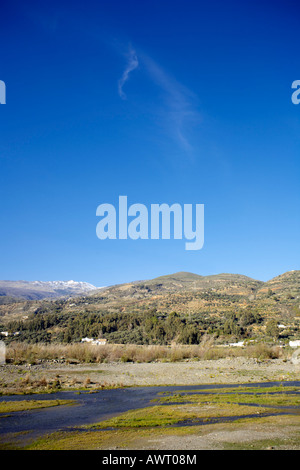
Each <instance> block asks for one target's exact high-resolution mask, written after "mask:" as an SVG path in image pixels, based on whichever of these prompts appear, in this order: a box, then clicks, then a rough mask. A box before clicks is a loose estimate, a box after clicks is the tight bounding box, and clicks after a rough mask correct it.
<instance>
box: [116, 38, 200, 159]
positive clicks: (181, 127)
mask: <svg viewBox="0 0 300 470" xmlns="http://www.w3.org/2000/svg"><path fill="white" fill-rule="evenodd" d="M126 57H127V64H126V68H125V70H124V72H123V75H122V78H121V79H120V80H119V82H118V92H119V95H120V97H121V98H122V99H126V98H127V96H126V94H125V92H124V90H123V87H124V85H125V83H126V82H127V80H128V79H129V75H130V73H131V72H132V71H133V70H135V69H136V68H137V67H138V66H139V67H140V69H141V71H143V72H144V73H145V74H146V77H147V78H148V79H150V81H151V82H152V84H155V85H156V86H157V87H158V89H159V101H157V102H156V103H155V101H153V108H152V112H153V109H154V112H155V114H156V116H157V117H158V119H159V121H160V125H161V126H162V128H164V129H165V131H166V132H167V133H168V134H169V135H171V136H172V138H173V140H174V141H175V142H176V143H177V145H179V146H180V147H181V148H182V149H183V150H184V151H185V152H187V153H190V154H191V152H192V150H193V146H192V144H191V142H190V138H189V134H190V131H191V130H192V127H193V125H195V123H198V122H199V121H200V114H199V112H198V110H197V101H198V100H197V96H196V95H195V94H194V93H193V92H191V91H190V90H189V89H188V88H187V87H185V86H184V85H182V84H181V83H179V82H178V81H177V80H176V79H175V78H174V77H172V76H171V75H170V74H169V73H167V72H166V71H165V69H164V68H163V67H161V66H160V65H159V64H158V63H157V62H156V61H154V60H153V59H152V58H151V57H149V56H148V55H147V54H145V53H144V52H143V51H141V50H138V52H136V50H134V49H133V48H131V47H130V48H129V52H127V54H126Z"/></svg>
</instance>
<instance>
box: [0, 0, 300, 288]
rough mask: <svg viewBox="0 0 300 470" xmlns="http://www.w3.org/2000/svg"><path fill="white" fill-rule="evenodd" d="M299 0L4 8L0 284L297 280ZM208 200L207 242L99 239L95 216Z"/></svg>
mask: <svg viewBox="0 0 300 470" xmlns="http://www.w3.org/2000/svg"><path fill="white" fill-rule="evenodd" d="M299 10H300V8H299V5H297V2H295V1H287V2H286V1H285V2H283V1H282V2H279V1H272V2H271V1H266V0H263V1H260V2H258V1H250V0H246V1H243V2H240V1H233V0H231V1H224V0H222V1H221V0H217V1H215V2H202V1H201V0H200V1H191V0H186V1H184V2H183V1H176V0H172V1H169V0H160V1H156V0H152V1H150V0H143V2H141V1H133V0H132V1H130V0H128V1H124V0H123V1H120V0H119V1H116V0H110V1H101V0H100V1H94V2H91V1H90V0H87V1H85V2H78V1H74V2H66V1H60V2H58V1H51V2H48V1H43V2H37V1H36V2H33V1H27V2H17V1H13V0H12V1H11V0H10V1H3V2H2V3H1V17H2V25H1V31H0V40H1V63H0V80H3V81H4V82H5V83H6V92H7V95H6V105H1V106H0V168H1V171H0V194H1V196H0V197H1V205H0V216H1V230H0V260H1V262H0V279H15V280H17V279H25V280H35V279H38V280H44V281H46V280H55V279H61V280H67V279H74V280H78V281H79V280H81V281H87V282H91V283H92V284H94V285H97V286H103V285H110V284H114V283H122V282H127V281H131V280H137V279H148V278H152V277H156V276H159V275H163V274H168V273H172V272H176V271H191V272H195V273H198V274H202V275H208V274H216V273H221V272H232V273H240V274H245V275H248V276H250V277H254V278H256V279H262V280H268V279H270V278H272V277H274V276H276V275H278V274H281V273H283V272H285V271H289V270H292V269H299V260H300V250H299V234H300V215H299V212H300V211H299V206H300V191H299V180H300V159H299V156H300V132H299V131H300V105H298V106H297V105H294V104H293V103H292V101H291V96H292V92H293V91H292V89H291V85H292V82H293V81H294V80H299V79H300V70H299V26H300V25H299V23H300V15H299ZM119 195H127V196H128V202H129V204H133V203H142V204H145V205H146V206H147V207H150V205H151V204H155V203H159V204H161V203H167V204H173V203H175V202H177V203H179V204H188V203H190V204H194V205H195V204H204V205H205V243H204V247H203V249H202V250H199V251H186V250H185V249H184V243H185V242H184V240H172V239H171V240H135V241H133V240H99V239H98V238H97V237H96V225H97V222H98V218H97V217H96V208H97V206H98V205H99V204H102V203H111V204H114V205H116V206H117V202H118V197H119Z"/></svg>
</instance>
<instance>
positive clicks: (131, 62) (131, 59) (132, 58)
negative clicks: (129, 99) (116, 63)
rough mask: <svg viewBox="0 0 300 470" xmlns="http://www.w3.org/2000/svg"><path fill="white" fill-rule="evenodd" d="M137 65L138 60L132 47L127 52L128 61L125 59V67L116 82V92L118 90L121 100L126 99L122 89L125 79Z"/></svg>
mask: <svg viewBox="0 0 300 470" xmlns="http://www.w3.org/2000/svg"><path fill="white" fill-rule="evenodd" d="M138 65H139V61H138V58H137V55H136V53H135V51H134V50H133V49H130V51H129V54H128V61H127V65H126V68H125V70H124V72H123V75H122V77H121V78H120V80H119V82H118V92H119V95H120V97H121V98H122V99H123V100H125V99H126V94H125V93H124V91H123V87H124V85H125V83H126V82H127V80H128V79H129V74H130V72H132V71H133V70H135V69H136V68H137V67H138Z"/></svg>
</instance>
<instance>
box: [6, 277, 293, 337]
mask: <svg viewBox="0 0 300 470" xmlns="http://www.w3.org/2000/svg"><path fill="white" fill-rule="evenodd" d="M299 297H300V272H299V271H291V272H289V273H285V274H283V275H281V276H278V277H277V278H274V279H273V280H271V281H269V282H267V283H263V282H260V281H254V280H253V279H250V278H246V277H245V276H239V275H228V274H223V275H219V276H207V277H201V276H196V275H192V274H190V273H177V274H176V275H172V276H162V277H161V278H157V279H154V280H151V281H143V282H138V283H129V284H124V285H120V286H112V287H110V288H107V289H103V290H101V291H99V292H98V293H96V294H95V295H88V296H82V297H75V298H72V299H59V300H42V301H25V302H24V301H20V300H19V301H15V302H8V303H7V304H3V305H0V331H7V332H8V333H9V335H8V336H5V337H4V340H5V341H6V342H7V343H10V342H12V341H23V342H27V343H38V342H43V343H72V342H79V341H81V339H82V338H84V337H89V338H95V339H96V338H99V337H104V338H106V339H107V340H108V341H109V342H110V343H117V344H129V343H131V344H137V345H142V344H145V345H149V344H150V345H151V344H154V345H169V344H173V343H177V344H187V345H193V344H199V343H200V342H201V339H202V337H203V335H209V336H210V337H212V338H214V340H215V341H217V342H219V343H222V342H228V341H230V342H234V341H240V340H250V339H265V338H268V339H269V340H271V341H273V340H277V339H278V338H280V339H286V340H287V339H289V338H297V337H298V336H299V326H300V309H299ZM282 322H284V326H283V329H280V328H279V324H280V323H282ZM281 327H282V325H281Z"/></svg>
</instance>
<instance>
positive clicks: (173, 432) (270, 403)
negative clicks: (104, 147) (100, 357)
mask: <svg viewBox="0 0 300 470" xmlns="http://www.w3.org/2000/svg"><path fill="white" fill-rule="evenodd" d="M299 372H300V370H299V366H295V365H293V364H291V363H290V362H289V361H285V360H280V359H276V360H263V361H258V360H256V359H246V358H230V359H226V358H223V359H218V360H210V361H193V360H191V361H181V362H176V363H163V362H157V363H140V364H139V363H107V364H59V363H53V362H51V361H49V362H45V363H43V364H38V365H32V366H29V365H28V364H27V365H26V364H25V365H13V364H7V365H5V366H2V367H1V368H0V378H1V392H2V394H3V395H2V398H1V400H2V402H6V404H5V406H6V407H8V406H9V404H8V402H9V401H10V400H11V399H12V398H13V397H11V396H10V394H11V393H14V394H16V393H17V394H19V395H17V398H16V396H15V399H17V401H19V402H21V401H23V402H24V400H25V401H26V400H27V404H28V408H27V409H28V411H26V406H25V408H22V409H23V410H24V411H17V410H18V408H16V410H15V411H14V410H13V409H9V408H6V410H5V409H4V411H2V413H3V414H2V415H0V416H2V418H0V432H1V425H2V429H3V428H4V427H5V423H9V419H11V418H3V416H6V417H7V415H10V417H12V416H14V417H15V418H14V419H15V420H16V422H17V417H18V416H21V415H22V423H26V419H28V422H30V419H32V417H33V416H35V417H40V420H41V421H40V423H42V424H41V429H42V430H43V432H37V433H36V434H34V433H31V432H30V427H29V428H28V429H27V428H26V426H25V427H24V428H22V427H21V428H18V426H15V427H14V426H12V427H11V428H10V429H6V431H7V432H2V433H1V434H0V443H1V448H2V449H11V448H13V449H17V448H27V449H105V450H108V449H151V450H152V449H153V450H161V449H166V450H167V449H169V450H197V449H300V414H299V410H300V395H299V390H300V386H299V385H300V383H299V382H297V383H293V384H291V381H299V380H300V373H299ZM272 382H276V383H275V384H274V383H272ZM258 383H262V385H259V384H258ZM201 384H202V385H201ZM204 384H206V385H204ZM216 384H219V386H218V387H219V388H213V387H215V386H216ZM229 384H231V385H230V386H229V388H228V385H229ZM234 384H236V385H234ZM241 384H246V386H242V385H241ZM281 384H283V385H284V386H283V385H282V386H281ZM157 385H158V386H160V387H156V386H157ZM226 385H227V386H226ZM154 386H155V387H154ZM166 386H173V388H170V387H169V388H168V387H166ZM174 386H175V388H174ZM197 386H198V387H197ZM199 386H200V388H201V387H202V388H201V389H200V388H199ZM128 387H129V388H128ZM64 390H67V391H68V392H64ZM80 390H81V392H80ZM83 390H85V391H83ZM36 392H38V393H39V394H41V395H35V393H36ZM47 392H52V393H51V395H48V393H47ZM54 392H55V393H54ZM57 392H58V393H59V394H61V395H58V396H57ZM27 393H33V394H32V395H30V396H27V395H26V396H25V397H24V395H23V394H27ZM64 393H67V395H64ZM120 393H123V396H121V395H120ZM6 394H7V395H6ZM114 394H115V395H114ZM117 394H119V395H118V396H117ZM42 395H44V398H43V396H42ZM120 396H121V397H123V398H122V400H123V401H122V400H121V401H120V399H119V398H118V397H120ZM114 397H115V398H114ZM41 398H42V399H44V400H45V401H44V404H45V405H46V401H48V400H52V406H53V405H54V404H56V406H55V407H53V408H47V409H46V408H40V409H33V408H35V407H37V404H35V403H34V401H35V400H37V401H38V400H41ZM86 399H88V400H90V401H89V403H90V405H89V406H93V407H94V408H93V410H94V411H93V412H91V413H90V414H92V417H91V419H90V420H89V419H88V420H86V419H85V415H84V410H86V411H88V408H84V407H83V406H82V405H83V400H86ZM57 400H67V401H65V402H64V401H57ZM80 400H81V401H80ZM92 400H94V401H93V403H94V404H93V405H92ZM97 400H100V402H101V401H102V405H101V406H102V408H103V410H104V411H105V412H104V413H103V414H102V415H101V416H100V415H99V419H97V415H96V414H95V410H96V409H98V408H96V405H97V406H98V404H97ZM139 400H140V402H139ZM76 401H77V404H76ZM74 402H75V404H74ZM100 402H99V403H100ZM122 403H123V404H124V407H123V408H122V406H123V405H122ZM116 404H118V406H119V408H118V409H115V407H116ZM47 405H51V403H50V402H49V403H48V404H47ZM121 405H122V406H121ZM11 406H17V405H16V404H14V405H11ZM18 406H21V405H18ZM22 406H23V407H24V403H23V405H22ZM39 406H41V405H39ZM99 406H100V405H99ZM0 410H1V407H0ZM30 410H31V411H30ZM91 410H92V408H90V411H91ZM0 413H1V411H0ZM22 413H23V414H22ZM54 413H58V414H57V415H56V416H60V417H61V421H60V422H59V420H58V421H57V420H56V421H55V420H53V422H55V425H54V424H53V426H52V427H51V426H49V429H48V430H47V427H46V424H45V423H46V421H45V417H46V416H48V418H49V419H50V416H55V415H54ZM59 413H61V414H59ZM74 416H78V417H79V418H78V422H77V423H76V420H75V421H74V422H73V421H72V420H71V418H72V417H74ZM64 417H65V418H64ZM42 418H43V419H44V421H43V419H42ZM48 418H47V419H48ZM68 420H69V421H68ZM10 422H12V421H10ZM57 423H58V424H57ZM4 431H5V429H4Z"/></svg>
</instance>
